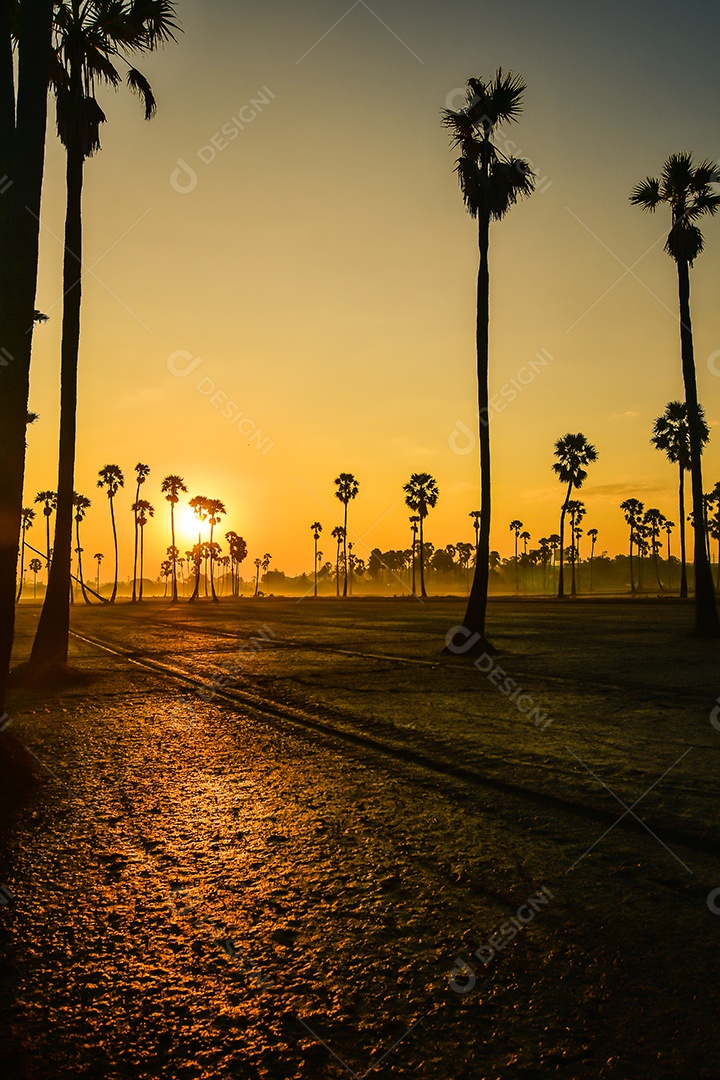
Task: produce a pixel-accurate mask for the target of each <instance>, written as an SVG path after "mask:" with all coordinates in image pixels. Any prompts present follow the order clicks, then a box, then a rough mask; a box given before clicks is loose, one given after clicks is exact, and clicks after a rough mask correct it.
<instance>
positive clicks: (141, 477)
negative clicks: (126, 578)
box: [130, 462, 150, 604]
mask: <svg viewBox="0 0 720 1080" xmlns="http://www.w3.org/2000/svg"><path fill="white" fill-rule="evenodd" d="M149 472H150V466H149V465H143V464H142V462H138V464H137V465H136V466H135V473H136V476H137V485H136V488H135V502H134V503H133V505H132V506H131V508H130V509H131V510H132V512H133V517H134V526H135V543H134V548H133V587H132V601H131V602H132V603H133V604H134V603H135V601H136V600H137V564H138V529H139V523H138V511H137V509H136V507H137V505H138V503H139V501H140V487H141V485H142V484H144V483H145V481H146V480H147V478H148V474H149Z"/></svg>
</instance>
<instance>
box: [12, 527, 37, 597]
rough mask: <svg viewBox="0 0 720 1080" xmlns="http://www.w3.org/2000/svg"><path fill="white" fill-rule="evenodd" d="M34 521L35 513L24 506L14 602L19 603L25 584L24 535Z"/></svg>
mask: <svg viewBox="0 0 720 1080" xmlns="http://www.w3.org/2000/svg"><path fill="white" fill-rule="evenodd" d="M34 520H35V511H34V510H33V509H32V507H30V506H24V507H23V508H22V512H21V515H20V583H19V585H18V591H17V598H16V602H17V603H18V604H19V603H20V597H21V596H22V591H23V584H24V582H25V533H26V532H27V531H28V529H31V528H32V523H33V521H34Z"/></svg>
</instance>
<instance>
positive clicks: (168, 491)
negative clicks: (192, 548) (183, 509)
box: [160, 473, 187, 604]
mask: <svg viewBox="0 0 720 1080" xmlns="http://www.w3.org/2000/svg"><path fill="white" fill-rule="evenodd" d="M160 491H161V493H162V494H163V495H164V496H165V499H166V501H167V502H169V503H170V538H171V539H170V546H171V547H172V548H173V549H174V550H176V551H177V548H176V547H175V507H176V506H177V504H178V502H179V501H180V492H181V491H182V492H187V488H186V487H185V482H184V480H183V478H182V476H176V475H175V473H170V475H169V476H166V477H165V479H164V480H163V482H162V484H161V485H160ZM177 602H178V587H177V556H174V557H173V559H172V600H171V603H173V604H177Z"/></svg>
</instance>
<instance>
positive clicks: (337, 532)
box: [330, 525, 345, 596]
mask: <svg viewBox="0 0 720 1080" xmlns="http://www.w3.org/2000/svg"><path fill="white" fill-rule="evenodd" d="M330 535H331V536H332V537H333V539H334V540H335V541H336V543H337V550H336V552H335V595H336V596H339V595H340V551H341V549H342V546H343V541H344V540H345V530H344V528H343V527H342V525H336V526H335V528H334V529H333V531H332V532H331V533H330Z"/></svg>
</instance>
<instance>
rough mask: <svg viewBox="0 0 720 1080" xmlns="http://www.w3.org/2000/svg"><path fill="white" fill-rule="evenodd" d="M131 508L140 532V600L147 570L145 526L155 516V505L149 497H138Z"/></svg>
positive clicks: (138, 594)
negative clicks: (149, 500)
mask: <svg viewBox="0 0 720 1080" xmlns="http://www.w3.org/2000/svg"><path fill="white" fill-rule="evenodd" d="M131 509H132V511H133V513H134V514H135V520H136V521H137V526H138V530H139V532H140V559H139V562H140V585H139V587H138V593H137V599H138V602H140V601H142V598H143V574H144V572H145V526H146V525H147V523H148V521H149V519H150V518H151V517H154V516H155V507H154V506H151V505H150V503H149V502H148V501H147V499H138V501H137V502H134V503H133V505H132V508H131Z"/></svg>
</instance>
